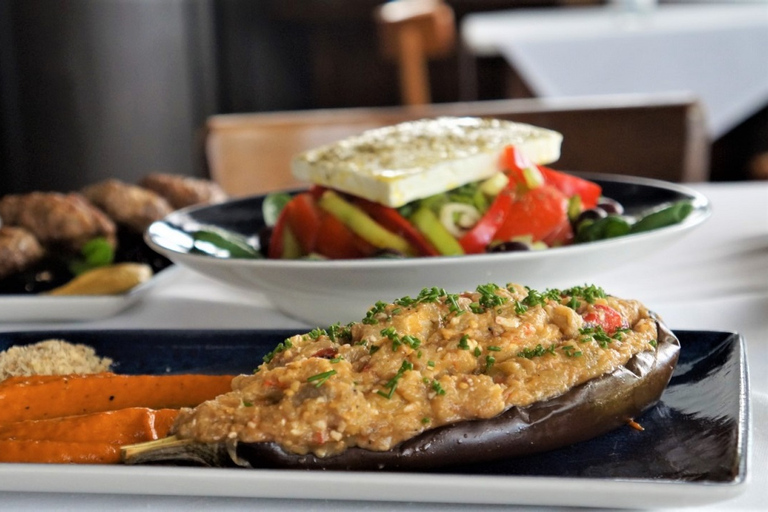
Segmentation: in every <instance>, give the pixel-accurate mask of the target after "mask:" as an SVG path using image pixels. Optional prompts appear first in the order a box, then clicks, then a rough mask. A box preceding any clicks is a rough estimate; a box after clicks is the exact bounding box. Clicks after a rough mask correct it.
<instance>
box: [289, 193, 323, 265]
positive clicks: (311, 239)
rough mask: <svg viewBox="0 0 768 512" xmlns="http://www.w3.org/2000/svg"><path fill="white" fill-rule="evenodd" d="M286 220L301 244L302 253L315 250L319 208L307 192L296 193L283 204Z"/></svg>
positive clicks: (318, 225)
mask: <svg viewBox="0 0 768 512" xmlns="http://www.w3.org/2000/svg"><path fill="white" fill-rule="evenodd" d="M284 210H285V215H286V222H287V223H288V226H290V228H291V232H292V233H293V234H294V235H296V238H297V240H298V242H299V245H300V246H301V250H302V252H303V253H304V254H310V253H312V252H314V251H315V243H316V241H317V233H318V231H319V228H320V208H319V207H318V206H317V203H315V199H314V197H312V194H310V193H309V192H304V193H301V194H298V195H296V196H295V197H294V198H293V199H291V201H290V202H289V203H288V204H286V205H285V208H284Z"/></svg>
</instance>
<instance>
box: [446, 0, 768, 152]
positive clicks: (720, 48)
mask: <svg viewBox="0 0 768 512" xmlns="http://www.w3.org/2000/svg"><path fill="white" fill-rule="evenodd" d="M461 36H462V41H463V43H464V45H465V46H466V48H467V50H468V51H469V53H471V54H474V55H477V56H490V55H501V56H503V57H505V58H506V59H507V61H508V62H509V63H510V64H511V65H512V67H513V68H514V69H515V70H516V71H517V72H518V73H519V74H520V76H521V77H522V78H523V79H524V80H525V82H526V83H527V84H528V86H529V87H530V88H531V89H532V92H533V93H534V95H536V96H538V97H547V98H554V97H559V96H562V97H569V96H586V95H602V94H624V93H668V92H689V93H693V94H695V95H696V96H697V97H699V98H700V99H701V101H702V103H703V105H704V107H705V110H706V112H707V117H708V126H709V130H710V133H711V135H712V137H713V139H717V138H718V137H720V136H722V135H723V134H725V133H727V132H728V131H729V130H730V129H732V128H734V127H735V126H736V125H738V124H739V123H740V122H741V121H743V120H745V119H747V118H748V117H749V116H751V115H752V114H754V113H756V112H757V111H759V110H760V109H761V108H762V107H764V106H765V105H767V104H768V57H766V52H765V48H768V2H766V3H757V4H732V3H731V4H703V5H702V4H696V5H694V4H684V5H680V4H672V5H670V4H662V5H658V6H656V7H655V8H653V9H649V10H643V11H641V12H629V11H627V10H625V9H622V8H620V7H619V6H615V5H613V6H600V7H573V8H557V9H530V10H529V9H519V10H509V11H499V12H486V13H476V14H471V15H468V16H467V17H466V18H465V19H464V21H463V22H462V26H461Z"/></svg>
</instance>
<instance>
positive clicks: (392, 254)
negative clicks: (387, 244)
mask: <svg viewBox="0 0 768 512" xmlns="http://www.w3.org/2000/svg"><path fill="white" fill-rule="evenodd" d="M371 257H372V258H385V259H397V258H405V257H406V255H405V254H403V253H402V252H400V251H398V250H397V249H389V248H387V249H379V250H377V251H376V252H374V253H373V254H372V255H371Z"/></svg>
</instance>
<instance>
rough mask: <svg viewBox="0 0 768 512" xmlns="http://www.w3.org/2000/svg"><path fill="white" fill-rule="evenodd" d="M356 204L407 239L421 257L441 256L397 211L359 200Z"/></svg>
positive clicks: (384, 225) (385, 226) (374, 218)
mask: <svg viewBox="0 0 768 512" xmlns="http://www.w3.org/2000/svg"><path fill="white" fill-rule="evenodd" d="M355 204H356V205H357V206H359V207H360V208H361V209H362V210H363V211H365V213H367V214H368V215H370V216H371V218H372V219H373V220H375V221H376V222H378V223H379V224H381V226H382V227H384V228H385V229H388V230H389V231H391V232H393V233H395V234H397V235H400V236H401V237H403V238H405V239H406V240H407V241H408V243H410V244H411V246H413V248H414V249H416V251H417V253H418V255H419V256H439V255H440V253H439V252H438V251H437V249H435V247H434V246H433V245H432V244H431V243H429V241H428V240H427V238H426V237H425V236H424V235H422V234H421V232H420V231H419V230H418V229H416V228H415V227H414V226H413V224H411V223H410V222H408V220H407V219H406V218H405V217H403V216H402V215H400V212H398V211H397V210H396V209H394V208H390V207H388V206H384V205H382V204H379V203H374V202H373V201H368V200H366V199H359V198H358V199H356V200H355Z"/></svg>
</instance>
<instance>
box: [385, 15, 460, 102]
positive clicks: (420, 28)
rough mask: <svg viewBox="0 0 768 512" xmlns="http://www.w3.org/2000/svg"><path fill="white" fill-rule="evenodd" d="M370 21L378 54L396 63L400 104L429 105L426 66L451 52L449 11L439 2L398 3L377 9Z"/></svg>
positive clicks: (452, 30) (452, 28)
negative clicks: (373, 29) (377, 39)
mask: <svg viewBox="0 0 768 512" xmlns="http://www.w3.org/2000/svg"><path fill="white" fill-rule="evenodd" d="M374 20H375V22H376V28H377V32H378V37H379V47H380V49H381V53H382V55H384V57H386V58H388V59H390V60H394V61H395V62H397V64H398V68H399V72H400V95H401V97H402V103H403V104H404V105H425V104H427V103H430V102H431V94H430V87H429V69H428V65H427V64H428V61H429V59H431V58H439V57H445V56H446V55H448V54H449V53H450V52H451V51H453V48H454V46H455V42H456V22H455V20H454V15H453V9H451V8H450V7H449V6H448V5H446V4H445V3H444V2H443V1H442V0H399V1H397V2H388V3H385V4H383V5H381V6H379V7H377V8H376V9H375V10H374Z"/></svg>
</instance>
